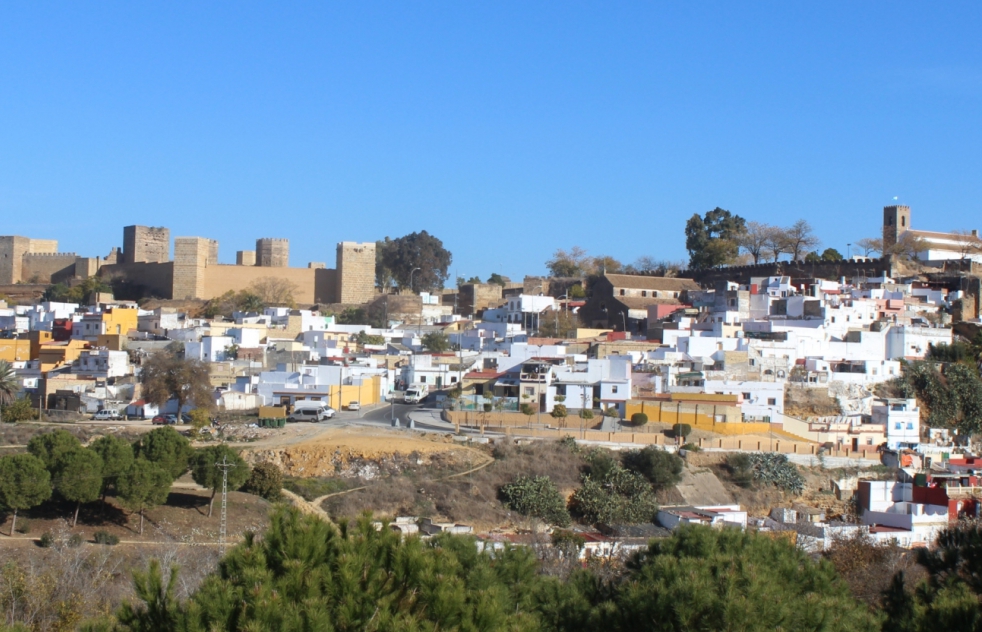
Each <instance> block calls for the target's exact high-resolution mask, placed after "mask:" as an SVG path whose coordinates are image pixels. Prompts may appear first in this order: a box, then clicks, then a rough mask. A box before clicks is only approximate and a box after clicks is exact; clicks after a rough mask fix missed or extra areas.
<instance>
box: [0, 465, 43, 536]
mask: <svg viewBox="0 0 982 632" xmlns="http://www.w3.org/2000/svg"><path fill="white" fill-rule="evenodd" d="M49 498H51V475H50V474H48V470H46V469H45V468H44V462H43V461H41V459H39V458H37V457H36V456H33V455H31V454H12V455H10V456H5V457H3V458H0V504H2V505H5V506H7V507H9V508H10V509H13V511H14V518H13V522H11V524H10V535H14V529H15V528H16V527H17V512H18V511H19V510H22V509H31V508H32V507H36V506H38V505H40V504H41V503H43V502H44V501H46V500H47V499H49Z"/></svg>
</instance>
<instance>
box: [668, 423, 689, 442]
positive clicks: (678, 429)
mask: <svg viewBox="0 0 982 632" xmlns="http://www.w3.org/2000/svg"><path fill="white" fill-rule="evenodd" d="M672 434H673V435H675V436H676V437H681V438H682V440H683V441H685V438H686V437H688V436H689V435H690V434H692V426H690V425H689V424H675V425H674V426H672Z"/></svg>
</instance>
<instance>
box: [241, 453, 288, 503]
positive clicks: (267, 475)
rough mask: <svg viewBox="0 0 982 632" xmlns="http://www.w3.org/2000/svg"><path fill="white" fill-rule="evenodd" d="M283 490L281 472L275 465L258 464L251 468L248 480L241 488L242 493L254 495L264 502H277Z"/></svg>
mask: <svg viewBox="0 0 982 632" xmlns="http://www.w3.org/2000/svg"><path fill="white" fill-rule="evenodd" d="M282 489H283V472H282V471H280V468H279V467H278V466H277V465H276V464H275V463H269V462H264V463H259V464H257V465H256V467H254V468H252V473H251V474H249V480H247V481H246V482H245V485H243V486H242V491H244V492H246V493H249V494H255V495H256V496H260V497H262V498H265V499H266V500H274V501H275V500H279V498H280V491H281V490H282Z"/></svg>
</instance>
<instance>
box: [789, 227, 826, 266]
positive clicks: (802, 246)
mask: <svg viewBox="0 0 982 632" xmlns="http://www.w3.org/2000/svg"><path fill="white" fill-rule="evenodd" d="M782 232H783V233H784V240H785V246H786V247H787V252H788V253H789V254H790V255H791V260H792V261H797V260H798V259H800V258H801V257H803V256H804V253H805V252H808V251H809V250H814V249H815V248H818V245H819V244H820V243H821V242H820V241H819V239H818V237H816V236H815V234H814V233H813V232H812V227H811V224H809V223H808V222H807V221H805V220H803V219H799V220H798V221H797V222H795V223H794V224H792V225H791V227H790V228H785V229H784V230H783V231H782Z"/></svg>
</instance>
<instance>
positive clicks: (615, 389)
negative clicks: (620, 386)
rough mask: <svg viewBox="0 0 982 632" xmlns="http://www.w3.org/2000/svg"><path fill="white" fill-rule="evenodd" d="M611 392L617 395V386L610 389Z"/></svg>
mask: <svg viewBox="0 0 982 632" xmlns="http://www.w3.org/2000/svg"><path fill="white" fill-rule="evenodd" d="M610 392H611V393H616V392H617V386H616V385H615V386H611V387H610Z"/></svg>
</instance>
